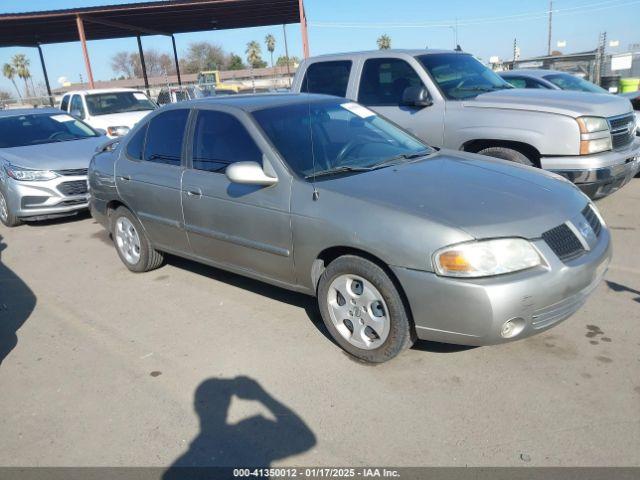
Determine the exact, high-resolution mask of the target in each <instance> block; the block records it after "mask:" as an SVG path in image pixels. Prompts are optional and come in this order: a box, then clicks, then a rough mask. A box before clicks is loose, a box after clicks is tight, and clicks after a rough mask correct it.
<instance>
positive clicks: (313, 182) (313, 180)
mask: <svg viewBox="0 0 640 480" xmlns="http://www.w3.org/2000/svg"><path fill="white" fill-rule="evenodd" d="M305 81H306V83H307V88H306V91H307V92H306V93H307V95H309V69H308V68H307V73H306V75H305ZM308 100H309V101H308V102H307V108H308V112H309V113H308V115H309V140H310V141H311V164H312V167H313V176H312V177H311V185H312V186H313V197H312V198H313V201H314V202H315V201H317V200H318V199H319V198H320V192H318V188H317V187H316V154H315V151H314V150H315V149H314V148H313V128H312V127H311V121H312V119H311V99H310V98H308Z"/></svg>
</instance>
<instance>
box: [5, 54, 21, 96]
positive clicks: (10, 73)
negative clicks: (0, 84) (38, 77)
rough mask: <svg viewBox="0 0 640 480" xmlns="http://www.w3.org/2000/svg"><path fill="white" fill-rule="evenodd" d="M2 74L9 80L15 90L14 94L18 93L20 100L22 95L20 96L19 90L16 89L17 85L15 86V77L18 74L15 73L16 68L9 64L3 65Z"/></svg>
mask: <svg viewBox="0 0 640 480" xmlns="http://www.w3.org/2000/svg"><path fill="white" fill-rule="evenodd" d="M2 74H3V75H4V76H5V77H6V78H8V79H9V80H11V83H13V87H14V88H15V89H16V92H18V98H19V99H20V100H22V95H21V94H20V89H19V88H18V85H17V84H16V75H17V74H18V73H17V72H16V68H15V67H14V66H13V65H12V64H10V63H5V64H4V65H3V66H2Z"/></svg>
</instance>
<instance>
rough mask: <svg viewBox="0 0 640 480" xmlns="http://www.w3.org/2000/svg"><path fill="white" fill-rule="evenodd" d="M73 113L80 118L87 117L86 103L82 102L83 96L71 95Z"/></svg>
mask: <svg viewBox="0 0 640 480" xmlns="http://www.w3.org/2000/svg"><path fill="white" fill-rule="evenodd" d="M71 113H72V114H74V115H76V116H77V117H78V118H85V116H86V115H85V113H84V105H83V104H82V97H81V96H80V95H74V96H73V97H71Z"/></svg>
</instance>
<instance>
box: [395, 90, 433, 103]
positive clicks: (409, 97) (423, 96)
mask: <svg viewBox="0 0 640 480" xmlns="http://www.w3.org/2000/svg"><path fill="white" fill-rule="evenodd" d="M402 105H406V106H409V107H418V108H424V107H430V106H431V105H433V100H431V96H430V95H429V92H428V91H427V89H426V88H425V87H423V86H418V87H407V88H405V89H404V92H402Z"/></svg>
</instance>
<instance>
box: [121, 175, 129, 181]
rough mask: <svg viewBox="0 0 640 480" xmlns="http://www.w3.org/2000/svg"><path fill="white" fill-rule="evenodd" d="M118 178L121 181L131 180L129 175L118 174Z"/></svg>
mask: <svg viewBox="0 0 640 480" xmlns="http://www.w3.org/2000/svg"><path fill="white" fill-rule="evenodd" d="M120 180H122V181H123V182H128V181H130V180H131V176H130V175H120Z"/></svg>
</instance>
